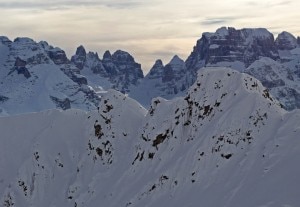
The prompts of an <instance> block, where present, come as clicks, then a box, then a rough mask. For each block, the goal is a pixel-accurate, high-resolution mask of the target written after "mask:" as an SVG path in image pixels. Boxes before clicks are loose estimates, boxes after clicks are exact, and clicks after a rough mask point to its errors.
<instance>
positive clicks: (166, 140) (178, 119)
mask: <svg viewBox="0 0 300 207" xmlns="http://www.w3.org/2000/svg"><path fill="white" fill-rule="evenodd" d="M263 62H265V61H263ZM171 63H172V64H171V66H172V67H175V66H179V65H180V64H182V62H181V61H180V60H179V59H178V58H175V59H173V61H171ZM156 65H157V68H158V69H159V68H160V67H166V68H167V67H169V66H167V65H166V66H162V64H161V62H159V61H158V62H157V64H156ZM26 68H27V67H26ZM28 68H29V69H28V71H29V73H30V74H32V73H31V72H32V70H30V67H28ZM278 69H280V68H278ZM16 73H17V72H16ZM154 75H155V74H153V73H152V77H154ZM149 77H150V75H149ZM166 77H168V76H166ZM299 126H300V111H299V110H294V111H293V112H287V111H285V110H284V109H282V107H281V106H280V104H279V103H278V101H277V100H276V99H274V98H273V97H272V95H271V94H270V93H269V91H268V90H267V89H266V88H265V87H263V86H262V84H261V83H260V81H259V80H257V79H256V78H254V77H252V76H250V75H248V74H245V73H240V72H238V71H236V70H232V69H229V68H220V67H219V68H213V67H211V68H206V69H202V70H200V72H199V74H198V76H197V79H196V80H195V83H194V84H193V85H192V86H191V87H190V89H189V90H188V93H187V94H186V95H185V96H184V97H178V98H175V99H173V100H165V99H163V98H155V99H153V100H152V103H151V106H150V109H149V110H146V109H144V108H143V107H142V106H141V105H140V104H139V103H137V102H136V101H135V100H133V99H131V98H130V97H128V96H126V95H124V94H122V93H119V92H117V91H115V90H109V91H108V92H107V93H106V94H103V95H102V98H101V102H100V104H99V108H98V110H94V111H89V112H85V111H81V110H76V109H70V110H67V111H59V110H48V111H43V112H38V113H31V114H23V115H17V116H8V117H1V118H0V132H1V136H0V143H1V145H0V169H1V171H0V198H1V201H0V202H1V205H2V206H5V207H11V206H18V207H25V206H26V207H27V206H49V207H58V206H70V207H81V206H89V207H93V206H95V207H96V206H112V207H113V206H116V207H120V206H124V207H129V206H130V207H134V206H148V207H152V206H153V207H154V206H155V207H160V206H162V207H165V206H174V207H182V206H189V207H194V206H224V207H240V206H243V207H253V206H263V207H275V206H285V207H294V206H298V204H299V203H300V197H299V185H300V178H299V174H300V168H299V166H298V165H297V163H298V159H299V156H300V148H299V146H300V139H299V133H300V128H299Z"/></svg>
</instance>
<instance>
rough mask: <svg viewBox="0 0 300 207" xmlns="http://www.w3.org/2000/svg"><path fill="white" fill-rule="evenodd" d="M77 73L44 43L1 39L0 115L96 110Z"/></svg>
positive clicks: (92, 95)
mask: <svg viewBox="0 0 300 207" xmlns="http://www.w3.org/2000/svg"><path fill="white" fill-rule="evenodd" d="M78 72H79V70H78V68H76V67H74V66H72V65H71V64H70V61H69V60H68V59H67V57H66V55H65V53H64V51H62V50H61V49H59V48H54V47H52V46H50V45H48V44H47V43H46V42H39V43H37V42H35V41H33V40H31V39H29V38H16V39H15V40H14V41H13V42H12V41H10V40H9V39H8V38H7V37H0V84H1V87H0V115H6V114H19V113H25V112H35V111H41V110H45V109H52V108H61V109H68V108H71V107H72V108H80V109H84V110H91V109H96V106H97V105H98V102H99V98H98V97H97V96H96V94H95V92H94V91H93V90H91V89H90V88H89V87H88V86H87V85H86V79H85V78H84V77H83V76H81V75H80V74H78Z"/></svg>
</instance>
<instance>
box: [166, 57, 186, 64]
mask: <svg viewBox="0 0 300 207" xmlns="http://www.w3.org/2000/svg"><path fill="white" fill-rule="evenodd" d="M169 64H170V65H182V64H184V61H183V60H182V59H181V58H180V57H178V55H174V56H173V58H172V59H171V61H170V63H169Z"/></svg>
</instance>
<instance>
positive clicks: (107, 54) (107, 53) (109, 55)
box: [103, 50, 111, 60]
mask: <svg viewBox="0 0 300 207" xmlns="http://www.w3.org/2000/svg"><path fill="white" fill-rule="evenodd" d="M106 59H111V53H110V51H109V50H106V51H105V52H104V54H103V60H106Z"/></svg>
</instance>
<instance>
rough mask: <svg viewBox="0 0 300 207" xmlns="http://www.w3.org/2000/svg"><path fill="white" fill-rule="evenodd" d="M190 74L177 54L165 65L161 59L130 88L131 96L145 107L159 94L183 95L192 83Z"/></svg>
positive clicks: (163, 95)
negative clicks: (137, 83)
mask: <svg viewBox="0 0 300 207" xmlns="http://www.w3.org/2000/svg"><path fill="white" fill-rule="evenodd" d="M190 75H191V74H190V73H189V71H187V69H186V66H185V63H184V61H183V60H182V59H180V58H179V57H178V56H177V55H175V56H174V57H173V58H172V60H171V61H170V62H169V63H168V64H167V65H165V66H164V65H163V63H162V61H161V60H157V61H156V62H155V64H154V65H153V67H152V68H151V70H150V72H149V73H148V74H147V75H146V77H145V78H144V79H142V80H141V82H140V84H139V85H137V86H134V87H132V88H131V89H130V93H129V96H130V97H132V98H134V99H136V100H138V101H139V102H140V103H141V104H143V106H145V107H149V106H150V104H151V100H152V99H153V98H155V97H158V96H161V97H164V98H174V97H176V96H183V95H184V94H185V93H186V89H187V87H188V86H189V85H191V84H192V83H190V82H189V81H190V80H191V79H192V78H191V77H190Z"/></svg>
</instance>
